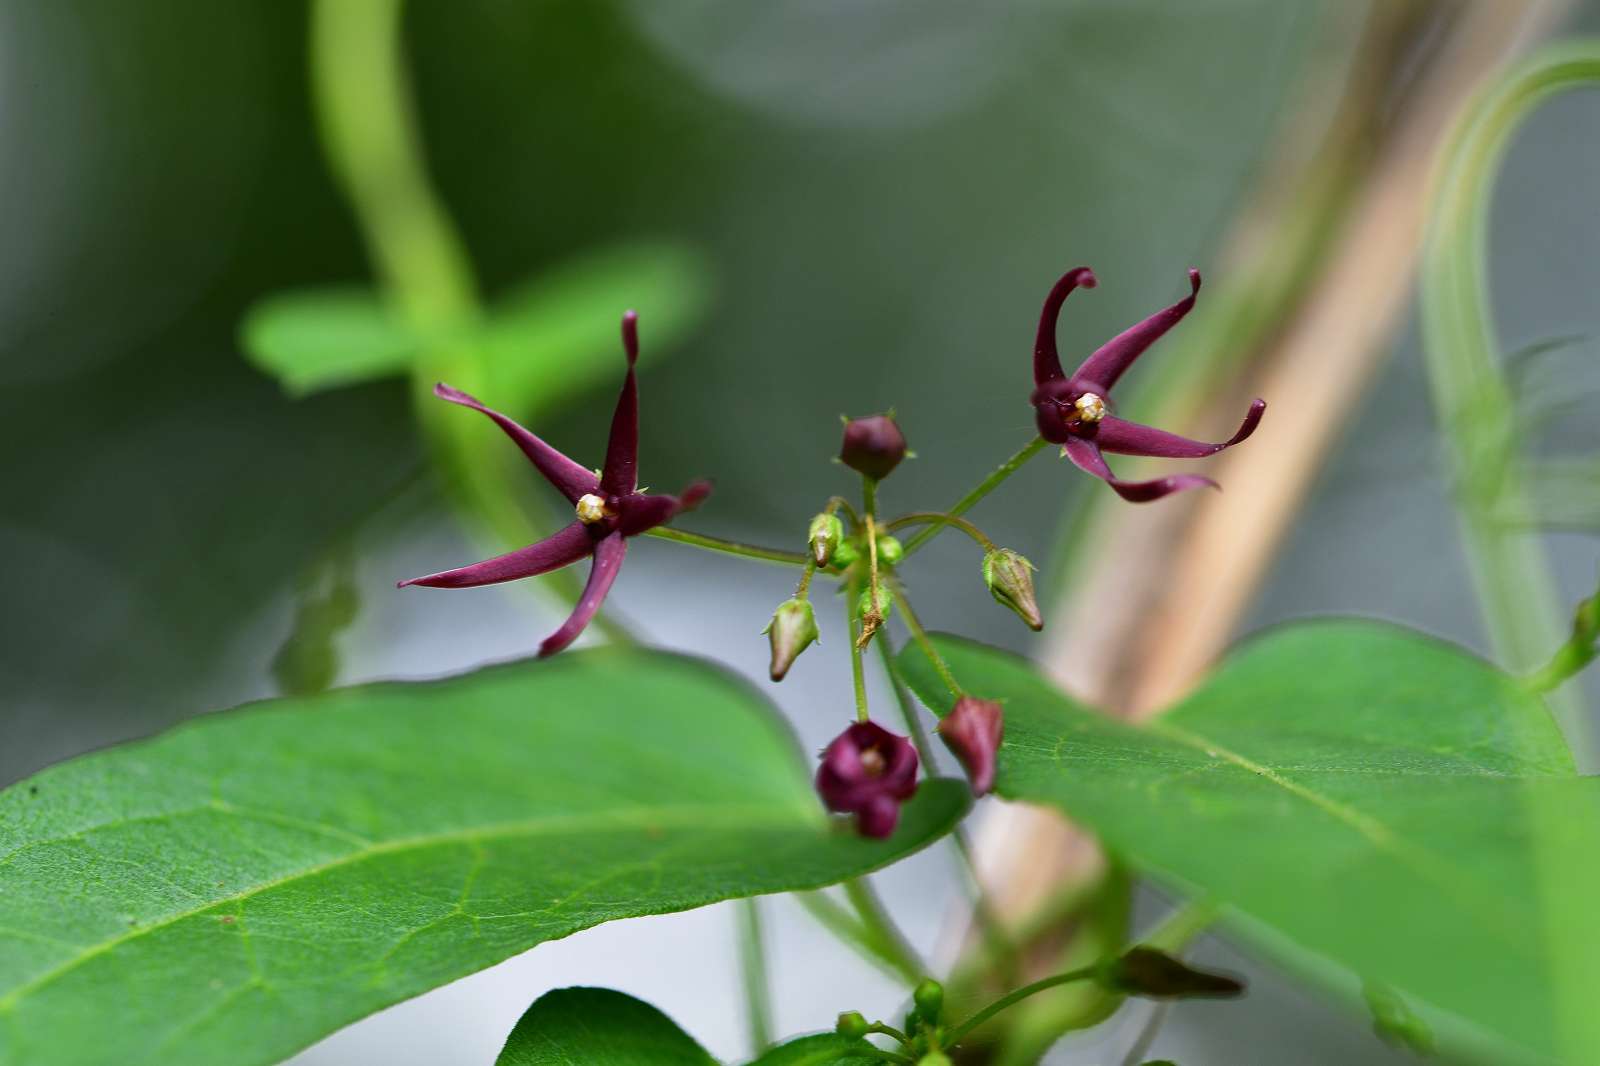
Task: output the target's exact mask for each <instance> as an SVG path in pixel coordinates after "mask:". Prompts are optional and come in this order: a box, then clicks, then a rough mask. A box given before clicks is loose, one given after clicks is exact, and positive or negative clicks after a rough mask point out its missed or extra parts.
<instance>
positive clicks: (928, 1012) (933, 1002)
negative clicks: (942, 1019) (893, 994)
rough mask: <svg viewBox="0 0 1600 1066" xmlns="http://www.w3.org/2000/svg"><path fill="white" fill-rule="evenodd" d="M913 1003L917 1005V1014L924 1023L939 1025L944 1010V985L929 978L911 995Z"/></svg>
mask: <svg viewBox="0 0 1600 1066" xmlns="http://www.w3.org/2000/svg"><path fill="white" fill-rule="evenodd" d="M911 1001H912V1002H913V1003H915V1004H916V1005H917V1013H918V1014H919V1015H921V1016H922V1020H923V1021H925V1022H927V1023H928V1024H929V1025H938V1024H939V1012H940V1011H942V1010H944V985H941V984H940V983H939V982H938V981H935V980H934V979H933V978H931V977H929V978H927V979H926V980H924V981H923V982H922V983H921V984H920V985H918V986H917V990H916V991H915V992H913V993H911Z"/></svg>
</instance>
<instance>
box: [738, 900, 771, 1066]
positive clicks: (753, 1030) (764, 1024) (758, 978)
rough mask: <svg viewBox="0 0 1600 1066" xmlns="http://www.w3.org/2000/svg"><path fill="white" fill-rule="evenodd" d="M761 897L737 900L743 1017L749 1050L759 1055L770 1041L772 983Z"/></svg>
mask: <svg viewBox="0 0 1600 1066" xmlns="http://www.w3.org/2000/svg"><path fill="white" fill-rule="evenodd" d="M764 933H765V931H764V930H763V929H762V921H761V901H760V900H758V899H755V898H748V899H742V900H740V901H739V968H740V970H741V971H742V976H743V978H744V1000H745V1012H746V1018H745V1021H746V1022H747V1024H748V1025H749V1030H750V1045H751V1054H752V1055H756V1056H759V1055H760V1054H761V1053H762V1052H763V1051H765V1050H767V1046H768V1045H769V1044H771V1043H772V985H771V982H770V981H769V979H768V977H767V945H766V937H765V935H764Z"/></svg>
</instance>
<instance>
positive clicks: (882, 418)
mask: <svg viewBox="0 0 1600 1066" xmlns="http://www.w3.org/2000/svg"><path fill="white" fill-rule="evenodd" d="M905 457H906V438H905V434H903V433H901V432H900V427H899V426H897V425H895V422H894V419H893V418H892V417H890V416H889V415H869V416H868V417H866V418H852V419H849V420H848V421H846V422H845V424H844V444H843V446H842V447H840V449H839V461H840V462H842V463H843V464H844V465H845V466H848V467H849V468H850V469H852V470H855V471H857V472H858V473H862V474H865V475H867V477H870V478H872V479H873V480H874V481H882V480H883V479H884V478H886V477H888V476H889V475H890V474H891V473H892V472H893V471H894V468H895V467H897V466H899V465H900V460H902V459H904V458H905Z"/></svg>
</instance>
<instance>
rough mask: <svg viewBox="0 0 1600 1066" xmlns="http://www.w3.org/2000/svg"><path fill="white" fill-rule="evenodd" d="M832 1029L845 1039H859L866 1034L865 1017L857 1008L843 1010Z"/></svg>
mask: <svg viewBox="0 0 1600 1066" xmlns="http://www.w3.org/2000/svg"><path fill="white" fill-rule="evenodd" d="M833 1031H834V1032H836V1033H838V1034H839V1035H840V1036H842V1037H844V1038H845V1039H846V1040H860V1039H862V1038H863V1037H865V1036H866V1035H867V1019H866V1018H864V1017H863V1016H862V1014H861V1012H860V1011H858V1010H847V1011H844V1012H843V1013H841V1014H840V1015H839V1021H838V1023H837V1024H836V1025H835V1026H834V1027H833Z"/></svg>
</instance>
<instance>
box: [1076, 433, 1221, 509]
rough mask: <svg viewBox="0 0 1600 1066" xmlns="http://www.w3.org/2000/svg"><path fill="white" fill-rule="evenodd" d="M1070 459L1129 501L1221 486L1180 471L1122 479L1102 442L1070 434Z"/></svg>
mask: <svg viewBox="0 0 1600 1066" xmlns="http://www.w3.org/2000/svg"><path fill="white" fill-rule="evenodd" d="M1061 447H1062V450H1063V451H1065V452H1066V455H1067V458H1068V459H1071V460H1072V461H1073V463H1074V464H1076V465H1077V467H1078V469H1079V470H1082V471H1085V472H1086V473H1090V474H1093V475H1094V476H1095V477H1097V478H1099V479H1100V480H1102V481H1104V482H1105V483H1106V484H1107V485H1110V486H1111V487H1112V488H1113V489H1115V490H1116V492H1117V495H1118V496H1121V497H1122V498H1123V499H1124V500H1127V501H1128V502H1130V503H1149V502H1150V501H1151V500H1159V499H1160V498H1161V497H1163V496H1167V495H1170V494H1171V493H1174V492H1182V491H1183V490H1184V489H1197V488H1200V487H1201V486H1203V485H1208V486H1210V487H1211V488H1214V489H1215V488H1220V487H1221V486H1219V485H1218V484H1217V483H1216V482H1215V481H1212V480H1211V479H1210V478H1208V477H1201V476H1200V475H1198V474H1179V475H1177V476H1175V477H1158V478H1155V479H1154V480H1151V481H1123V480H1121V479H1119V478H1118V477H1117V476H1116V475H1115V474H1113V473H1112V472H1111V468H1110V467H1109V466H1107V465H1106V460H1105V457H1104V456H1102V455H1101V454H1100V447H1099V445H1097V444H1095V443H1094V441H1090V440H1084V439H1083V438H1082V437H1069V438H1067V441H1066V443H1064V444H1063V445H1062V446H1061Z"/></svg>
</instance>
